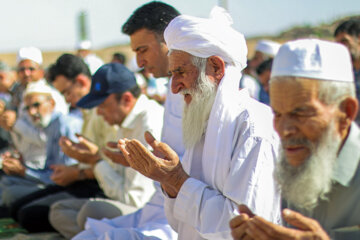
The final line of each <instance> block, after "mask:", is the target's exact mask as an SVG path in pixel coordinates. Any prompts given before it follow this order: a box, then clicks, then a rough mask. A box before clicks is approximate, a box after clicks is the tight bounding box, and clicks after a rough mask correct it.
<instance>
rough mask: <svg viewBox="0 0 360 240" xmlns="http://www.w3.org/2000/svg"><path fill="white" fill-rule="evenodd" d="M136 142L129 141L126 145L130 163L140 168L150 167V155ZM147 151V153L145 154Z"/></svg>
mask: <svg viewBox="0 0 360 240" xmlns="http://www.w3.org/2000/svg"><path fill="white" fill-rule="evenodd" d="M141 146H142V144H141V145H139V144H138V142H136V140H132V141H129V142H128V143H127V144H126V149H127V151H128V152H129V157H130V159H131V161H132V162H133V163H134V164H135V165H137V167H140V168H146V169H147V167H148V166H149V165H150V161H151V159H150V158H151V155H150V154H151V153H150V151H148V150H147V149H146V148H142V147H141ZM146 151H148V152H146Z"/></svg>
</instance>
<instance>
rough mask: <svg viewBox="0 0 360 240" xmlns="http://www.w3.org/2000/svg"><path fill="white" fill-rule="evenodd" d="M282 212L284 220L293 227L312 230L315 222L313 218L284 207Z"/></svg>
mask: <svg viewBox="0 0 360 240" xmlns="http://www.w3.org/2000/svg"><path fill="white" fill-rule="evenodd" d="M282 213H283V218H284V220H285V221H286V222H287V223H289V224H291V225H293V226H294V227H297V228H299V229H301V230H313V229H315V228H316V224H317V222H316V221H315V220H313V219H311V218H308V217H305V216H303V215H302V214H300V213H298V212H295V211H292V210H290V209H287V208H286V209H284V210H283V212H282Z"/></svg>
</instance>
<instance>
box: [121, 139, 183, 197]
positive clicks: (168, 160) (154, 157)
mask: <svg viewBox="0 0 360 240" xmlns="http://www.w3.org/2000/svg"><path fill="white" fill-rule="evenodd" d="M145 140H146V141H147V143H148V144H149V145H150V146H151V147H152V148H153V150H154V153H155V154H153V153H152V152H151V151H149V150H148V149H147V148H146V147H145V146H144V145H143V144H141V142H139V141H138V140H136V139H134V140H128V139H120V140H119V142H118V147H119V149H120V150H121V152H122V153H123V154H124V156H125V159H126V161H127V162H128V163H129V164H130V167H132V168H133V169H135V170H137V171H138V172H140V173H141V174H143V175H144V176H146V177H149V178H151V179H153V180H155V181H158V182H160V183H161V185H162V187H163V189H164V190H165V191H166V192H167V193H168V194H169V195H170V196H171V197H176V196H177V193H178V192H179V190H180V188H181V186H182V184H183V183H184V182H185V181H186V179H187V178H189V176H188V174H187V173H186V172H185V171H184V169H183V168H182V165H181V163H180V160H179V157H178V156H177V154H176V152H175V151H174V150H172V149H171V148H170V147H169V146H168V145H167V144H165V143H162V142H158V141H156V140H155V138H154V137H153V136H152V135H151V134H150V133H149V132H145ZM158 156H161V157H158Z"/></svg>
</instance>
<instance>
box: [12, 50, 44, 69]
mask: <svg viewBox="0 0 360 240" xmlns="http://www.w3.org/2000/svg"><path fill="white" fill-rule="evenodd" d="M27 59H28V60H31V61H34V62H36V63H37V64H39V65H41V64H42V62H43V58H42V54H41V51H40V49H38V48H36V47H23V48H20V50H19V51H18V53H17V56H16V63H17V64H19V63H20V62H21V61H23V60H27Z"/></svg>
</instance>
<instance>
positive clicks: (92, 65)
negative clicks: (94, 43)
mask: <svg viewBox="0 0 360 240" xmlns="http://www.w3.org/2000/svg"><path fill="white" fill-rule="evenodd" d="M84 62H85V63H86V65H88V67H89V70H90V73H91V75H94V73H95V72H96V71H97V70H98V69H99V68H100V67H101V66H102V65H104V62H103V60H101V59H100V58H99V57H98V56H96V55H95V54H89V55H87V56H86V57H85V58H84Z"/></svg>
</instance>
